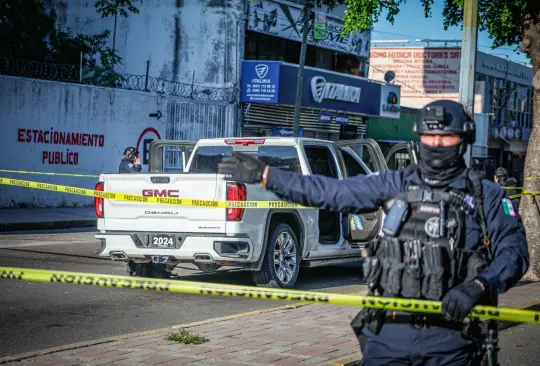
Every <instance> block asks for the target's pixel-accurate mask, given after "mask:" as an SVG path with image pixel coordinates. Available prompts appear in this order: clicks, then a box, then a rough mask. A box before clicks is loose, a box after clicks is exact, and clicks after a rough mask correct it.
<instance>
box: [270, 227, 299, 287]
mask: <svg viewBox="0 0 540 366" xmlns="http://www.w3.org/2000/svg"><path fill="white" fill-rule="evenodd" d="M274 267H275V270H276V274H277V276H278V278H279V280H280V281H281V282H282V283H284V284H287V283H289V282H291V280H292V278H293V276H294V273H295V270H296V245H294V240H293V238H292V236H291V235H290V234H289V233H287V232H283V233H281V234H279V236H278V238H277V240H276V242H275V244H274Z"/></svg>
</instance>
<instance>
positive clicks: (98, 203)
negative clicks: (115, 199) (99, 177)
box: [94, 182, 104, 219]
mask: <svg viewBox="0 0 540 366" xmlns="http://www.w3.org/2000/svg"><path fill="white" fill-rule="evenodd" d="M94 189H95V190H96V191H100V192H103V182H98V183H97V184H96V187H95V188H94ZM103 209H104V208H103V198H100V197H94V210H95V211H96V216H97V217H98V218H99V219H102V218H103V213H104V212H103Z"/></svg>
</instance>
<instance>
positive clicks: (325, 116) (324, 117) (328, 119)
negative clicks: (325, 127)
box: [319, 111, 332, 123]
mask: <svg viewBox="0 0 540 366" xmlns="http://www.w3.org/2000/svg"><path fill="white" fill-rule="evenodd" d="M319 122H321V123H332V113H328V112H322V111H321V112H320V113H319Z"/></svg>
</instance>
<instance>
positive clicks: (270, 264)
mask: <svg viewBox="0 0 540 366" xmlns="http://www.w3.org/2000/svg"><path fill="white" fill-rule="evenodd" d="M301 259H302V256H301V253H300V244H299V243H298V239H297V238H296V234H295V233H294V231H293V229H292V228H291V227H290V226H289V225H287V224H283V223H282V224H278V225H277V226H276V227H274V229H273V230H272V233H271V234H270V238H269V240H268V243H267V245H266V253H265V256H264V259H263V263H262V267H261V270H260V271H255V272H252V276H253V281H254V282H255V284H256V285H257V286H259V287H273V288H294V285H295V284H296V280H297V279H298V272H299V269H300V261H301Z"/></svg>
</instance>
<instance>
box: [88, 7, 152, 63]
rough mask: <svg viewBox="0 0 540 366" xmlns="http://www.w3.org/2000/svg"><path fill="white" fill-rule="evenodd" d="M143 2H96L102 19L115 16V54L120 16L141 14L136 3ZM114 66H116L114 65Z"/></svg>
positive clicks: (113, 48)
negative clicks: (117, 24)
mask: <svg viewBox="0 0 540 366" xmlns="http://www.w3.org/2000/svg"><path fill="white" fill-rule="evenodd" d="M139 1H142V0H98V1H97V2H96V5H95V7H96V10H97V12H98V13H99V14H101V17H102V18H106V17H109V16H111V15H114V28H113V46H112V50H113V52H116V23H117V19H118V15H119V14H120V15H121V16H123V17H124V18H127V17H128V13H134V14H139V9H138V8H136V7H135V5H134V3H136V2H139ZM113 66H114V65H113Z"/></svg>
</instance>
